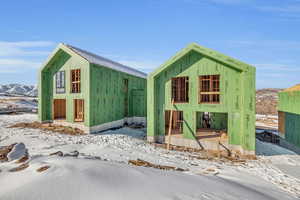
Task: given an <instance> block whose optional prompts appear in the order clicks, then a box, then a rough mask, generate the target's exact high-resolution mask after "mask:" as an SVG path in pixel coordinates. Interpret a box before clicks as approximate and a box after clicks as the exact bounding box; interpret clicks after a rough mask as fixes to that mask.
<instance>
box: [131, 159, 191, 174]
mask: <svg viewBox="0 0 300 200" xmlns="http://www.w3.org/2000/svg"><path fill="white" fill-rule="evenodd" d="M128 164H132V165H136V166H141V167H152V168H156V169H162V170H174V171H188V170H187V169H182V168H178V167H171V166H166V165H156V164H153V163H150V162H147V161H144V160H141V159H137V160H129V161H128Z"/></svg>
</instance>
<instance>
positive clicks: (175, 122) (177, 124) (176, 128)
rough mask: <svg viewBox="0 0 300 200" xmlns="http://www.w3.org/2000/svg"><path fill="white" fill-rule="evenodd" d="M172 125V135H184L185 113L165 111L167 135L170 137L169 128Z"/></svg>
mask: <svg viewBox="0 0 300 200" xmlns="http://www.w3.org/2000/svg"><path fill="white" fill-rule="evenodd" d="M171 112H173V114H172V121H171V124H170V117H171ZM170 125H171V134H172V135H174V134H182V133H183V112H182V111H170V110H166V111H165V135H168V131H169V126H170Z"/></svg>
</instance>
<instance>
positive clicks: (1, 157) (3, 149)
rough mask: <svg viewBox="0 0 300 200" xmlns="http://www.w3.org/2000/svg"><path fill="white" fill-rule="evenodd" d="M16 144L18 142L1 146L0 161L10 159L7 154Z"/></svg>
mask: <svg viewBox="0 0 300 200" xmlns="http://www.w3.org/2000/svg"><path fill="white" fill-rule="evenodd" d="M15 145H16V143H15V144H11V145H9V146H3V147H0V161H1V162H6V161H8V158H7V154H8V153H9V152H11V150H12V149H13V148H14V146H15Z"/></svg>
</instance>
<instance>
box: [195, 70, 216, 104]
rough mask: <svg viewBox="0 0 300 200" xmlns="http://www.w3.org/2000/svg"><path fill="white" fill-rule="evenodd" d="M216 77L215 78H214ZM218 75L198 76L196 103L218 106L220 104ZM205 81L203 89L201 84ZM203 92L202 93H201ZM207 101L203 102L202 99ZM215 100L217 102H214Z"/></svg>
mask: <svg viewBox="0 0 300 200" xmlns="http://www.w3.org/2000/svg"><path fill="white" fill-rule="evenodd" d="M216 77H217V78H216ZM220 80H221V76H220V74H212V75H200V76H199V78H198V82H199V83H198V86H199V88H198V103H199V104H220V103H221V88H220V82H221V81H220ZM204 81H206V86H205V88H204V86H203V83H204ZM207 81H208V85H207ZM203 90H204V91H203ZM202 97H205V99H208V100H206V101H203V98H202ZM214 99H217V100H214Z"/></svg>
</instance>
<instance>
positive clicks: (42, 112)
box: [39, 47, 90, 126]
mask: <svg viewBox="0 0 300 200" xmlns="http://www.w3.org/2000/svg"><path fill="white" fill-rule="evenodd" d="M72 69H80V70H81V80H86V81H81V92H80V93H71V92H70V91H71V86H70V80H71V78H70V75H71V70H72ZM58 71H65V87H66V92H65V93H63V94H56V91H55V74H56V72H58ZM40 77H42V78H41V79H40V80H39V119H40V120H41V121H46V120H52V106H53V99H66V110H67V111H66V121H67V122H74V109H73V108H74V99H84V107H85V108H84V109H85V112H84V125H86V126H89V124H90V114H89V98H87V97H88V96H89V93H90V89H89V88H90V81H89V63H88V62H87V61H86V60H84V59H82V58H81V57H80V56H78V55H77V54H74V53H73V52H72V51H70V50H69V49H67V48H63V47H61V48H60V49H59V50H58V51H57V52H56V53H55V54H54V57H53V58H52V59H51V60H50V61H49V62H48V63H47V65H46V66H45V67H44V68H43V69H42V70H41V72H40Z"/></svg>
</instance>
